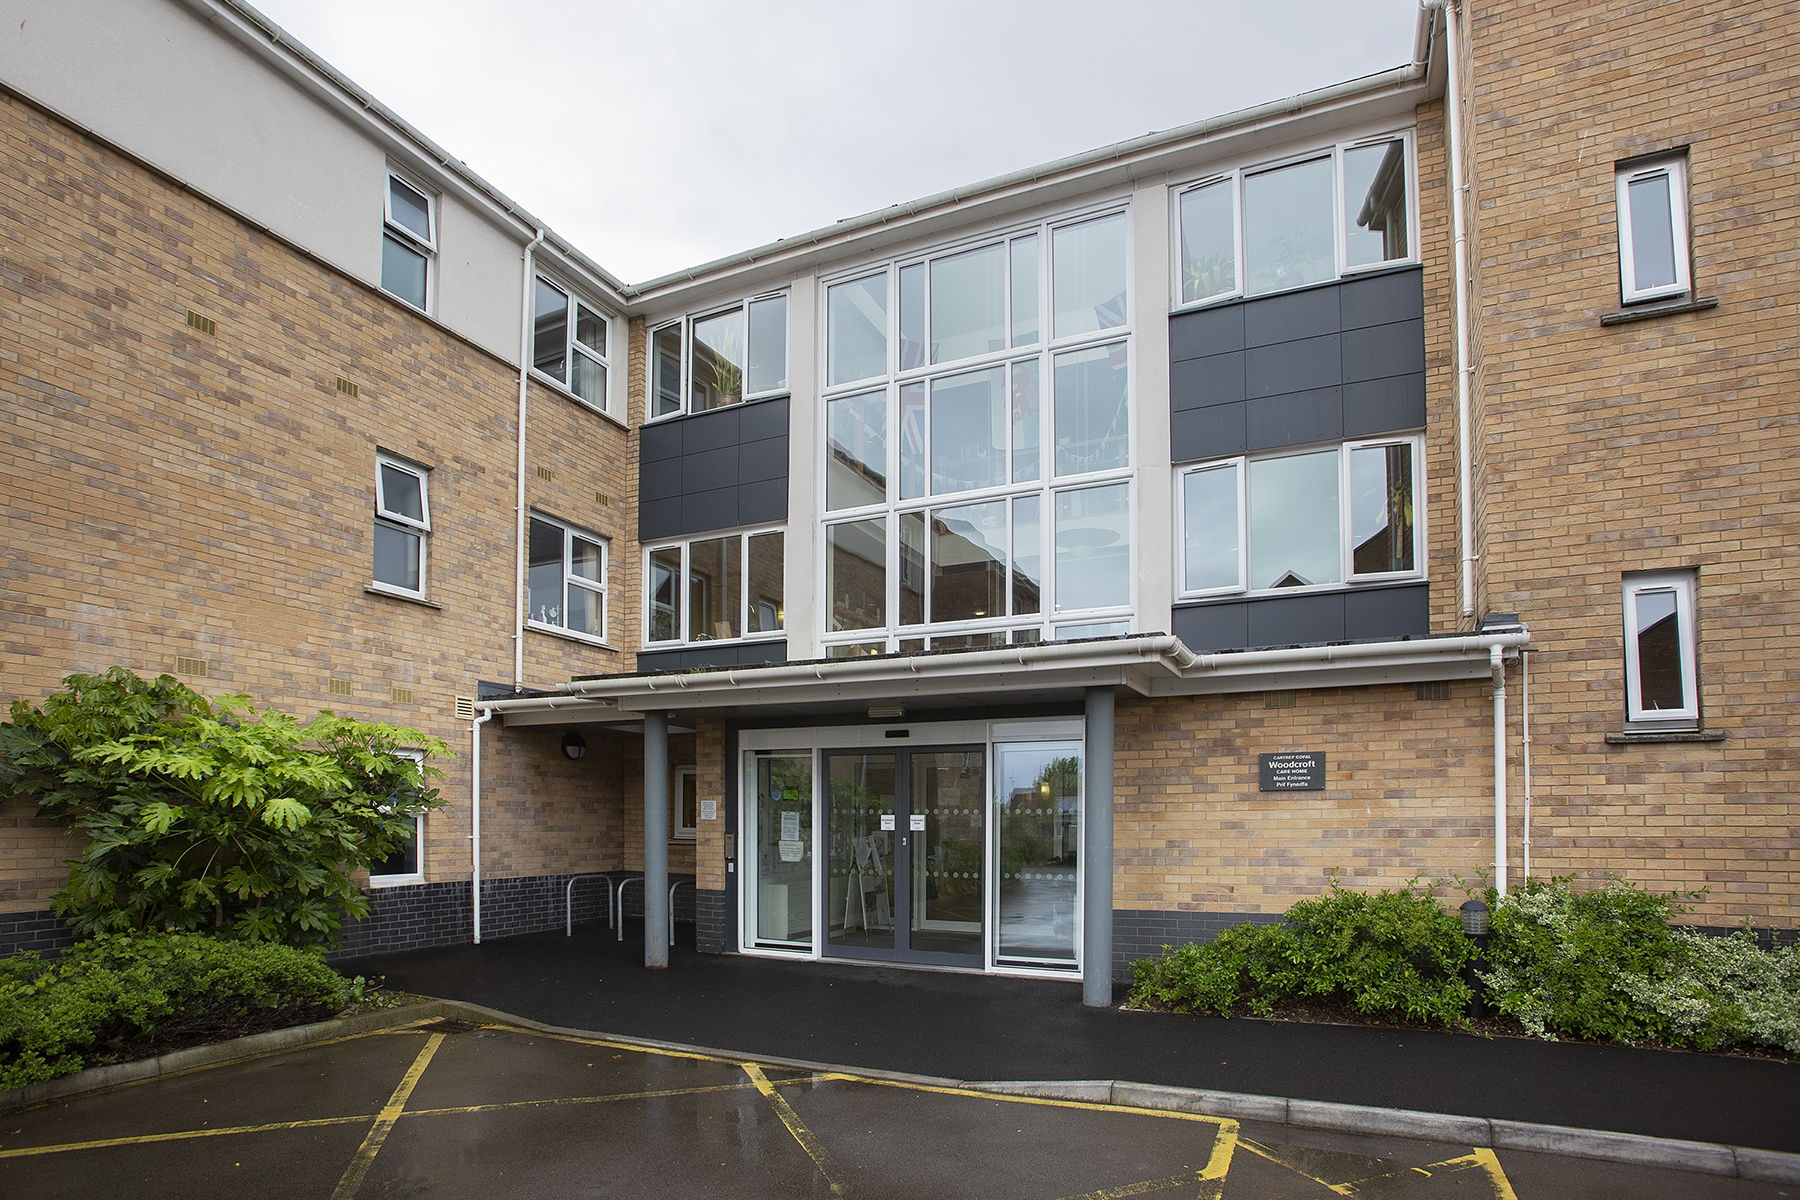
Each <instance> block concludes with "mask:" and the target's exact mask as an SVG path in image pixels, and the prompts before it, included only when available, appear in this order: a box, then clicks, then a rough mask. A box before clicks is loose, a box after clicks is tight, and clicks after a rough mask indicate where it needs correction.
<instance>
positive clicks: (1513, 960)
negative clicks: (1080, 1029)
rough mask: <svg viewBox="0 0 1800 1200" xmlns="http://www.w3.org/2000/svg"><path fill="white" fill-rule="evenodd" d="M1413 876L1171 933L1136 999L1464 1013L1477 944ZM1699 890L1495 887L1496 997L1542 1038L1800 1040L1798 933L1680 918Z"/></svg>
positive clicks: (1491, 987)
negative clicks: (1265, 921)
mask: <svg viewBox="0 0 1800 1200" xmlns="http://www.w3.org/2000/svg"><path fill="white" fill-rule="evenodd" d="M1417 882H1418V881H1416V880H1415V881H1413V882H1412V883H1409V884H1407V885H1406V886H1405V887H1402V888H1400V889H1399V890H1397V891H1383V892H1369V893H1362V892H1353V891H1350V890H1349V889H1347V888H1344V887H1342V886H1340V885H1339V884H1338V883H1337V881H1336V879H1335V878H1334V879H1333V881H1332V883H1331V886H1330V887H1329V888H1328V889H1327V890H1326V893H1325V894H1324V895H1322V896H1320V897H1319V898H1318V899H1316V900H1305V901H1302V902H1300V903H1299V904H1296V905H1294V906H1293V908H1291V909H1289V910H1288V912H1287V914H1286V916H1285V917H1284V918H1283V920H1282V922H1281V923H1280V924H1278V925H1254V924H1248V923H1246V924H1242V925H1237V926H1235V927H1233V928H1231V929H1228V930H1226V931H1225V932H1224V933H1222V934H1220V935H1219V937H1218V938H1217V939H1215V940H1213V941H1211V942H1206V943H1201V944H1189V945H1185V946H1182V947H1180V948H1178V949H1172V948H1170V947H1168V946H1165V947H1163V956H1162V957H1160V958H1146V959H1140V960H1138V961H1137V962H1135V963H1133V964H1132V972H1133V980H1134V982H1133V986H1132V990H1131V1002H1132V1003H1136V1004H1141V1005H1145V1006H1148V1007H1156V1008H1165V1009H1172V1010H1174V1011H1176V1012H1195V1013H1207V1014H1211V1015H1214V1016H1221V1017H1230V1016H1234V1015H1238V1014H1241V1013H1249V1014H1251V1015H1255V1016H1262V1017H1268V1016H1273V1015H1274V1014H1275V1012H1276V1010H1277V1008H1278V1007H1279V1006H1281V1005H1283V1004H1292V1003H1298V1002H1304V1001H1306V1000H1308V999H1327V1000H1333V1001H1341V1002H1344V1003H1347V1004H1348V1005H1350V1006H1351V1007H1352V1008H1354V1009H1355V1010H1356V1011H1357V1012H1359V1013H1363V1014H1365V1015H1367V1016H1372V1017H1377V1018H1383V1019H1388V1020H1407V1021H1418V1022H1423V1023H1426V1024H1433V1025H1444V1026H1452V1027H1454V1026H1461V1025H1464V1024H1466V1020H1465V1013H1466V1011H1467V1006H1468V1002H1469V1000H1470V998H1471V992H1470V989H1469V986H1468V984H1467V983H1465V982H1464V970H1465V968H1466V967H1467V966H1469V965H1470V963H1471V962H1472V961H1473V960H1474V958H1475V946H1474V943H1473V942H1471V941H1470V940H1469V939H1468V938H1466V937H1464V936H1463V933H1462V925H1461V921H1460V919H1459V916H1458V914H1456V913H1454V912H1451V911H1449V910H1447V909H1445V908H1444V907H1443V906H1442V905H1440V904H1439V903H1438V902H1437V901H1436V900H1434V899H1432V897H1431V896H1430V895H1429V894H1427V893H1425V892H1423V891H1421V890H1420V889H1419V888H1418V887H1417ZM1694 898H1696V897H1695V896H1692V895H1688V896H1683V895H1681V894H1668V895H1659V894H1657V893H1653V892H1646V891H1644V890H1643V889H1641V888H1638V887H1635V886H1633V885H1631V884H1629V883H1626V882H1625V881H1623V880H1620V879H1616V878H1615V879H1612V880H1610V881H1609V882H1608V883H1607V885H1606V886H1605V887H1602V888H1594V889H1590V890H1587V891H1578V890H1576V889H1574V888H1572V887H1571V886H1570V879H1569V878H1568V877H1563V878H1557V879H1548V880H1546V879H1528V880H1526V881H1525V882H1524V884H1523V885H1521V886H1520V887H1518V888H1516V889H1514V890H1513V891H1511V892H1510V893H1509V894H1508V895H1507V896H1506V898H1505V899H1503V900H1502V899H1500V898H1499V897H1498V896H1496V895H1494V894H1493V892H1492V891H1491V890H1490V891H1489V892H1488V893H1487V896H1486V899H1487V902H1488V904H1489V907H1490V908H1491V909H1492V914H1493V915H1492V923H1491V932H1490V935H1489V938H1488V943H1487V953H1486V961H1485V962H1481V963H1477V964H1476V968H1477V969H1476V971H1475V974H1476V975H1477V977H1478V978H1479V979H1480V981H1481V983H1482V985H1483V990H1484V992H1485V994H1486V999H1487V1002H1488V1003H1489V1004H1490V1005H1491V1006H1492V1007H1493V1008H1494V1009H1495V1010H1497V1011H1498V1012H1499V1013H1500V1014H1502V1015H1503V1016H1509V1017H1512V1018H1515V1019H1516V1020H1517V1021H1518V1022H1519V1024H1520V1026H1522V1027H1523V1029H1524V1030H1525V1031H1526V1032H1528V1033H1531V1034H1535V1035H1536V1036H1539V1037H1544V1038H1554V1037H1573V1038H1584V1039H1589V1040H1597V1041H1616V1042H1654V1043H1658V1044H1661V1045H1667V1046H1678V1047H1685V1048H1692V1049H1697V1050H1719V1049H1725V1048H1728V1047H1731V1046H1739V1045H1745V1046H1764V1047H1773V1048H1777V1049H1780V1050H1784V1051H1786V1052H1787V1053H1789V1054H1800V946H1796V945H1788V946H1779V945H1777V946H1772V947H1770V948H1768V949H1764V948H1762V947H1761V946H1760V945H1759V944H1758V942H1757V940H1756V937H1755V935H1754V934H1752V933H1751V932H1750V931H1749V930H1738V931H1737V932H1735V933H1733V934H1731V935H1730V936H1728V937H1714V936H1710V935H1707V934H1704V933H1700V932H1698V931H1695V930H1692V929H1685V928H1682V927H1681V926H1677V925H1671V923H1670V922H1671V920H1672V919H1673V918H1674V917H1675V916H1677V915H1679V914H1680V913H1681V912H1683V911H1685V910H1684V906H1683V901H1685V900H1690V899H1694Z"/></svg>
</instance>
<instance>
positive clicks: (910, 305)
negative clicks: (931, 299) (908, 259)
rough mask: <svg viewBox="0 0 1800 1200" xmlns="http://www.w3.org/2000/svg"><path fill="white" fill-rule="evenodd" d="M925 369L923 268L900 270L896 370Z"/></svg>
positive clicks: (915, 264) (915, 266) (917, 265)
mask: <svg viewBox="0 0 1800 1200" xmlns="http://www.w3.org/2000/svg"><path fill="white" fill-rule="evenodd" d="M924 365H925V264H924V263H914V264H913V265H912V266H910V267H901V268H900V369H901V370H902V371H910V370H912V369H913V368H914V367H922V366H924Z"/></svg>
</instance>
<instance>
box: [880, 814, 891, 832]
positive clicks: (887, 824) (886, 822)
mask: <svg viewBox="0 0 1800 1200" xmlns="http://www.w3.org/2000/svg"><path fill="white" fill-rule="evenodd" d="M881 827H882V828H883V829H892V828H893V827H894V814H893V813H882V814H881Z"/></svg>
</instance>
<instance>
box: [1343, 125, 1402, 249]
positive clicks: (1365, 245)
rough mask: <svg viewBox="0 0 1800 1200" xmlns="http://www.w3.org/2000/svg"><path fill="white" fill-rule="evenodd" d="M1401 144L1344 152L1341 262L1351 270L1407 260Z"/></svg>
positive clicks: (1358, 148) (1357, 148)
mask: <svg viewBox="0 0 1800 1200" xmlns="http://www.w3.org/2000/svg"><path fill="white" fill-rule="evenodd" d="M1406 234H1407V219H1406V143H1405V142H1403V141H1401V140H1400V139H1398V138H1395V139H1394V140H1393V141H1391V142H1382V143H1381V144H1380V145H1376V146H1358V147H1356V148H1355V149H1353V150H1346V151H1344V246H1345V250H1346V251H1347V255H1348V256H1347V257H1346V259H1345V261H1346V262H1347V263H1349V265H1350V266H1353V267H1365V266H1368V265H1369V264H1371V263H1380V262H1388V261H1390V260H1392V259H1396V258H1405V257H1406Z"/></svg>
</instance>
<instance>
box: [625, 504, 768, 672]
mask: <svg viewBox="0 0 1800 1200" xmlns="http://www.w3.org/2000/svg"><path fill="white" fill-rule="evenodd" d="M771 533H779V534H781V535H782V553H783V555H784V559H783V567H784V570H783V572H782V580H781V592H782V596H781V610H780V617H781V628H779V629H774V630H768V631H758V632H756V633H750V632H749V629H750V605H751V603H752V600H751V597H750V539H751V538H753V537H759V536H763V535H766V534H771ZM726 538H736V539H737V540H738V571H739V577H738V629H740V630H742V631H744V632H741V633H739V634H738V636H737V637H734V638H713V637H694V636H693V631H692V630H690V629H689V628H688V622H689V617H690V616H691V614H690V612H689V609H690V607H691V606H690V605H689V604H688V593H687V585H688V581H689V579H690V577H691V575H692V573H693V565H692V557H691V555H692V546H693V544H694V543H695V542H717V541H723V540H725V539H726ZM665 550H680V551H681V579H682V591H681V594H680V596H679V598H678V599H677V600H676V612H677V620H676V623H675V625H676V636H675V637H673V638H660V639H659V638H656V637H655V636H654V626H655V620H656V612H655V603H654V601H655V596H656V579H655V576H654V574H653V571H652V568H651V555H653V554H656V553H658V552H660V551H665ZM786 552H787V526H786V525H757V526H754V527H752V528H749V529H740V530H726V531H724V532H721V533H710V534H706V535H704V536H697V537H688V538H673V539H669V540H667V541H661V542H654V543H649V544H647V545H645V546H644V648H645V649H646V650H648V649H667V648H671V647H676V646H735V645H737V644H738V643H739V642H769V641H779V640H781V639H782V638H785V637H787V573H786V570H785V566H786V561H785V555H786Z"/></svg>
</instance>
